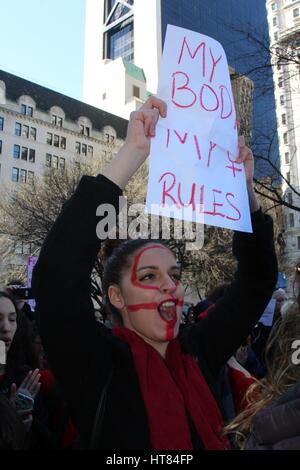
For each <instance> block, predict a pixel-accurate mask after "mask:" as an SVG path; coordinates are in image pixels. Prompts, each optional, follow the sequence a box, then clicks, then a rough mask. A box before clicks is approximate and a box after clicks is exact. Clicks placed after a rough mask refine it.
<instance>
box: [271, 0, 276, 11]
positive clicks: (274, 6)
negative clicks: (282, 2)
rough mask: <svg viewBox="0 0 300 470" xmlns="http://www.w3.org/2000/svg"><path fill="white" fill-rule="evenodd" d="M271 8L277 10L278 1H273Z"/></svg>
mask: <svg viewBox="0 0 300 470" xmlns="http://www.w3.org/2000/svg"><path fill="white" fill-rule="evenodd" d="M271 9H272V11H276V10H277V3H275V2H274V3H271Z"/></svg>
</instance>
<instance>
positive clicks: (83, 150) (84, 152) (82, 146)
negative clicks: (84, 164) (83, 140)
mask: <svg viewBox="0 0 300 470" xmlns="http://www.w3.org/2000/svg"><path fill="white" fill-rule="evenodd" d="M81 153H82V155H84V156H85V157H86V155H87V146H86V144H82V145H81Z"/></svg>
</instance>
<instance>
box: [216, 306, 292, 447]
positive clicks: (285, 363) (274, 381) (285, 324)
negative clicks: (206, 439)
mask: <svg viewBox="0 0 300 470" xmlns="http://www.w3.org/2000/svg"><path fill="white" fill-rule="evenodd" d="M296 339H298V340H299V339H300V308H299V305H298V303H293V305H291V306H290V308H289V309H288V311H287V312H286V314H285V316H284V318H283V319H282V320H281V319H279V320H278V321H277V322H276V323H275V324H274V325H273V327H272V330H271V333H270V336H269V339H268V342H267V346H266V352H265V360H266V368H267V375H266V377H265V378H263V379H261V380H256V381H255V382H254V383H253V384H252V385H251V386H250V387H249V389H248V390H247V393H246V397H245V399H246V403H247V407H246V408H245V410H244V411H242V412H241V413H239V414H238V415H237V416H236V418H235V419H234V420H233V421H232V422H231V423H229V424H228V425H227V426H226V427H225V429H224V434H226V435H232V436H233V441H234V444H235V445H236V446H237V447H238V448H241V449H242V448H243V447H244V446H245V443H246V439H247V437H248V435H249V433H250V432H251V430H252V425H253V420H254V418H255V416H256V414H257V413H258V412H259V411H261V410H262V409H263V408H265V407H266V406H267V405H269V404H270V403H271V402H273V401H275V400H278V398H279V397H280V396H281V395H283V394H284V393H285V392H286V391H287V390H288V389H289V388H290V387H291V386H292V385H294V384H295V383H296V382H298V381H299V380H300V365H297V364H294V363H293V362H292V354H293V349H292V344H293V342H294V340H296Z"/></svg>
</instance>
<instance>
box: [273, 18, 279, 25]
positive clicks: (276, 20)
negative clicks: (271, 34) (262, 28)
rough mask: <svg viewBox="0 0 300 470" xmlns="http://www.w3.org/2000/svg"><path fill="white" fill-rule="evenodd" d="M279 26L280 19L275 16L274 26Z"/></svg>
mask: <svg viewBox="0 0 300 470" xmlns="http://www.w3.org/2000/svg"><path fill="white" fill-rule="evenodd" d="M277 25H278V19H277V16H274V18H273V26H277Z"/></svg>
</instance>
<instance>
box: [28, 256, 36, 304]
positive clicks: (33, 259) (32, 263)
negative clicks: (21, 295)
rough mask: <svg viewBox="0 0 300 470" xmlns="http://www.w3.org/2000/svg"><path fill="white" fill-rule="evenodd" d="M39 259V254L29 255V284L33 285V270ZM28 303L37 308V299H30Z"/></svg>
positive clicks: (29, 285)
mask: <svg viewBox="0 0 300 470" xmlns="http://www.w3.org/2000/svg"><path fill="white" fill-rule="evenodd" d="M37 260H38V256H29V257H28V260H27V286H28V287H31V279H32V271H33V268H34V266H35V264H36V262H37ZM28 304H29V305H30V307H31V308H32V309H33V310H34V309H35V300H33V299H32V300H28Z"/></svg>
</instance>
